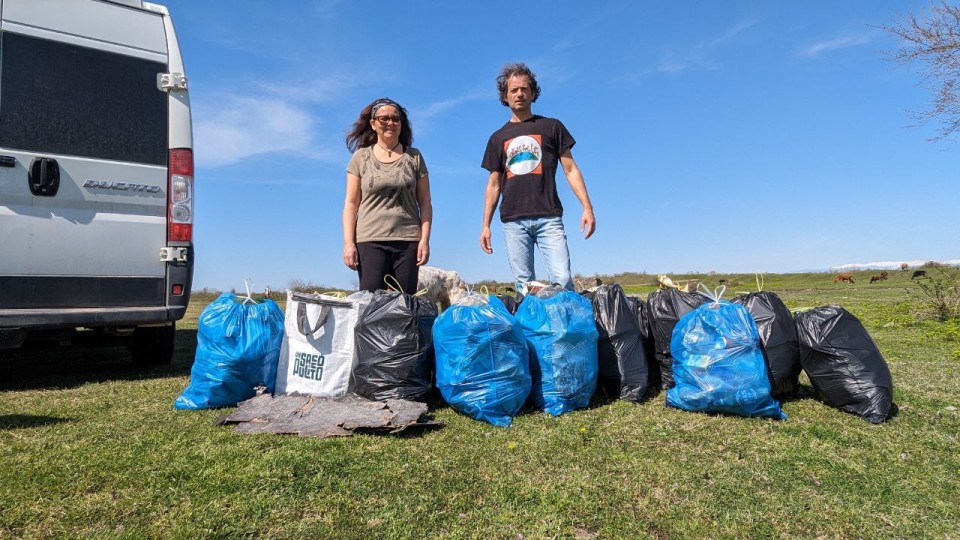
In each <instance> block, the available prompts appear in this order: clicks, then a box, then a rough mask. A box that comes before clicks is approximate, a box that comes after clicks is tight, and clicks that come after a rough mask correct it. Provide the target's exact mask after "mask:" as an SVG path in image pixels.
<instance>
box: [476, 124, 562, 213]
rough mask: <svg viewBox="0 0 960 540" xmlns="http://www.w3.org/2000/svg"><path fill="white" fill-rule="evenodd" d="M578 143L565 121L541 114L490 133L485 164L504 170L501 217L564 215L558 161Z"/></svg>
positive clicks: (494, 170)
mask: <svg viewBox="0 0 960 540" xmlns="http://www.w3.org/2000/svg"><path fill="white" fill-rule="evenodd" d="M574 144H576V141H575V140H573V136H571V135H570V132H569V131H567V128H566V127H564V126H563V123H562V122H560V121H559V120H557V119H555V118H545V117H543V116H537V115H534V116H532V117H530V118H529V119H527V120H524V121H523V122H507V123H506V124H504V126H503V127H502V128H500V129H498V130H497V131H496V132H494V134H493V135H491V136H490V140H489V141H488V142H487V151H486V153H484V155H483V163H482V164H481V166H482V167H483V168H484V169H486V170H488V171H490V172H498V173H500V194H501V199H502V201H501V204H500V221H510V220H513V219H519V218H530V217H553V216H562V215H563V207H562V206H561V205H560V197H559V196H557V181H556V174H557V163H558V162H559V161H560V156H561V155H562V154H563V153H564V152H566V151H567V150H569V149H571V148H573V145H574Z"/></svg>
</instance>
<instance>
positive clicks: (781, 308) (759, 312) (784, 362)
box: [731, 291, 800, 399]
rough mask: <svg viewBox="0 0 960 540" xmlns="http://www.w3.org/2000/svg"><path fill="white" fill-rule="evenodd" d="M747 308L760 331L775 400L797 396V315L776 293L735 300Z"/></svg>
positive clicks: (798, 346)
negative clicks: (795, 318)
mask: <svg viewBox="0 0 960 540" xmlns="http://www.w3.org/2000/svg"><path fill="white" fill-rule="evenodd" d="M731 302H733V303H734V304H740V305H741V306H743V307H745V308H747V310H748V311H749V312H750V315H751V316H753V321H754V322H755V323H757V330H759V331H760V349H761V350H762V351H763V359H764V360H766V362H767V370H768V371H769V375H770V386H771V388H772V394H773V397H775V398H777V399H781V398H784V397H792V396H795V395H797V390H798V389H799V388H800V380H799V379H800V344H799V342H798V341H797V325H796V323H795V322H794V320H793V315H792V314H791V313H790V310H789V309H788V308H787V306H786V305H785V304H784V303H783V301H782V300H780V297H779V296H777V295H776V294H774V293H772V292H766V291H764V292H756V293H749V294H745V295H741V296H737V297H735V298H734V299H733V300H731Z"/></svg>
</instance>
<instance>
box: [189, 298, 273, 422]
mask: <svg viewBox="0 0 960 540" xmlns="http://www.w3.org/2000/svg"><path fill="white" fill-rule="evenodd" d="M282 339H283V310H281V309H280V306H278V305H277V303H276V302H274V301H273V300H264V301H263V302H262V303H254V302H248V303H243V302H241V300H240V299H239V298H238V297H237V296H236V295H235V294H232V293H224V294H222V295H220V297H219V298H217V299H216V300H214V301H213V302H211V303H210V304H208V305H207V306H206V307H205V308H203V311H202V312H201V313H200V317H199V319H198V321H197V352H196V356H195V357H194V361H193V367H192V368H191V370H190V384H189V385H188V386H187V388H186V389H185V390H184V391H183V394H181V395H180V397H178V398H177V399H176V400H175V401H174V402H173V406H174V408H176V409H188V410H193V409H216V408H220V407H234V406H236V405H237V403H239V402H241V401H243V400H245V399H250V398H252V397H253V396H254V395H256V388H257V386H260V385H263V386H266V388H267V392H269V393H272V392H273V387H274V382H275V381H276V378H277V361H278V360H279V358H280V342H281V340H282Z"/></svg>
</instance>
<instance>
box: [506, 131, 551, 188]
mask: <svg viewBox="0 0 960 540" xmlns="http://www.w3.org/2000/svg"><path fill="white" fill-rule="evenodd" d="M541 140H542V139H541V136H540V135H539V134H534V135H521V136H519V137H516V138H514V139H511V140H509V141H505V142H504V143H503V146H504V152H505V153H506V154H507V166H506V170H507V178H508V179H509V178H512V177H514V176H518V175H521V174H543V167H542V166H541V162H542V161H543V148H542V147H541V146H540V142H541Z"/></svg>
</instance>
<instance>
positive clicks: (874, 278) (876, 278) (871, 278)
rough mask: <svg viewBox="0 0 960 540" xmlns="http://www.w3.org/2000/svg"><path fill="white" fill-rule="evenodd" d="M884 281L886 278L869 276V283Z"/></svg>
mask: <svg viewBox="0 0 960 540" xmlns="http://www.w3.org/2000/svg"><path fill="white" fill-rule="evenodd" d="M884 279H886V278H885V277H883V276H870V283H876V282H878V281H883V280H884Z"/></svg>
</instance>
